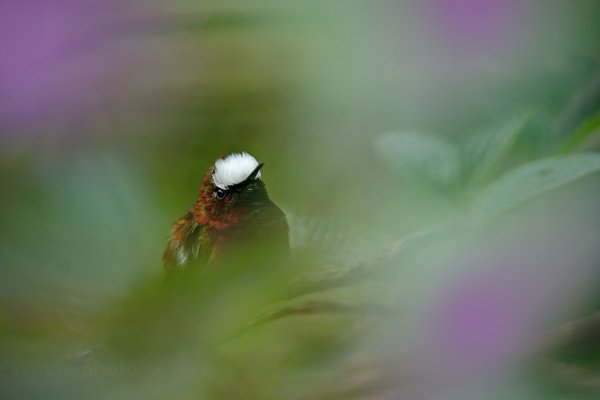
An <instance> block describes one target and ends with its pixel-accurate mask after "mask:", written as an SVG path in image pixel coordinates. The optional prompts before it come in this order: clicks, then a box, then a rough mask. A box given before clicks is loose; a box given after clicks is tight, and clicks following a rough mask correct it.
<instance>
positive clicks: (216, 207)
mask: <svg viewBox="0 0 600 400" xmlns="http://www.w3.org/2000/svg"><path fill="white" fill-rule="evenodd" d="M263 165H264V164H262V163H261V164H259V163H258V161H256V159H255V158H254V157H253V156H251V155H250V154H248V153H245V152H241V153H231V154H229V155H227V156H224V157H221V158H219V159H217V160H216V161H215V163H214V165H213V166H211V167H210V168H209V169H208V171H207V172H206V173H205V175H204V178H203V180H202V186H201V189H200V194H199V196H198V199H197V200H196V202H195V203H194V205H193V206H192V207H191V208H190V209H189V210H188V211H187V212H186V213H185V214H184V215H183V216H182V217H181V218H179V219H178V220H177V221H176V222H175V224H174V225H173V227H172V228H171V237H170V239H169V242H168V244H167V248H166V249H165V252H164V255H163V261H164V266H165V268H166V270H167V271H177V270H189V269H196V268H203V267H205V266H207V265H211V264H214V263H218V262H219V261H222V260H225V259H228V257H229V256H231V255H234V254H235V255H236V256H237V257H240V255H241V256H242V258H241V259H242V260H243V255H244V254H245V253H244V252H248V254H255V253H252V249H256V248H257V246H260V247H258V249H259V250H260V251H262V252H263V253H268V256H269V257H270V258H271V259H272V260H275V258H273V257H282V256H286V255H287V254H288V253H289V239H288V224H287V220H286V217H285V214H284V213H283V211H281V209H280V208H279V207H277V205H275V203H273V202H272V201H271V199H270V198H269V195H268V193H267V189H266V187H265V184H264V182H263V181H262V179H261V168H262V167H263ZM265 255H266V254H265ZM277 259H281V258H277Z"/></svg>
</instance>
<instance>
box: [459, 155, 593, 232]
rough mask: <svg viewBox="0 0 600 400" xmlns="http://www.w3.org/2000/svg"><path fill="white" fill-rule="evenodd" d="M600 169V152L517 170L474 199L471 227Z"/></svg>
mask: <svg viewBox="0 0 600 400" xmlns="http://www.w3.org/2000/svg"><path fill="white" fill-rule="evenodd" d="M599 170H600V153H585V154H574V155H567V156H560V157H553V158H547V159H544V160H539V161H534V162H531V163H528V164H525V165H523V166H521V167H518V168H515V169H514V170H512V171H510V172H509V173H507V174H505V175H503V176H501V177H500V178H499V179H498V180H496V181H495V182H493V183H491V184H490V185H489V186H487V187H486V188H485V189H484V190H483V192H481V193H480V195H479V196H478V197H477V198H476V199H475V201H474V202H473V204H472V206H471V210H470V215H469V224H470V225H473V224H477V223H479V222H482V221H485V220H488V219H490V218H493V217H495V216H497V215H498V214H500V213H502V212H504V211H506V210H508V209H510V208H512V207H514V206H516V205H518V204H520V203H522V202H524V201H526V200H529V199H531V198H533V197H535V196H538V195H540V194H542V193H544V192H547V191H549V190H552V189H554V188H557V187H559V186H562V185H565V184H567V183H569V182H572V181H575V180H577V179H580V178H582V177H584V176H586V175H588V174H591V173H594V172H597V171H599Z"/></svg>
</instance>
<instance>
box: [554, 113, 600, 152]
mask: <svg viewBox="0 0 600 400" xmlns="http://www.w3.org/2000/svg"><path fill="white" fill-rule="evenodd" d="M599 133H600V111H599V112H597V113H596V114H594V115H592V116H591V117H590V118H588V119H586V120H585V121H584V122H583V123H582V124H581V125H580V126H579V127H578V128H577V129H576V130H575V132H573V133H572V134H571V135H569V137H568V138H567V140H566V142H565V144H564V145H563V147H562V151H564V152H570V151H573V150H575V149H577V148H581V147H582V146H583V145H585V143H586V142H587V141H588V140H589V139H590V138H591V137H593V136H594V135H598V134H599Z"/></svg>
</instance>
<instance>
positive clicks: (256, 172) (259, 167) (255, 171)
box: [246, 163, 265, 180]
mask: <svg viewBox="0 0 600 400" xmlns="http://www.w3.org/2000/svg"><path fill="white" fill-rule="evenodd" d="M263 165H265V163H260V164H258V165H257V166H256V168H254V171H252V172H251V173H250V175H248V177H247V178H246V180H250V179H254V178H256V175H258V172H259V171H260V169H261V168H262V167H263Z"/></svg>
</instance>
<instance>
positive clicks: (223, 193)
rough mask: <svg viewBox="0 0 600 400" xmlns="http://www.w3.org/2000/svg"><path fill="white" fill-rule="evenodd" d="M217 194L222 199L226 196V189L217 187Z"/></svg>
mask: <svg viewBox="0 0 600 400" xmlns="http://www.w3.org/2000/svg"><path fill="white" fill-rule="evenodd" d="M215 196H217V199H219V200H221V199H223V198H224V197H225V191H224V190H223V189H217V191H216V192H215Z"/></svg>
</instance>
